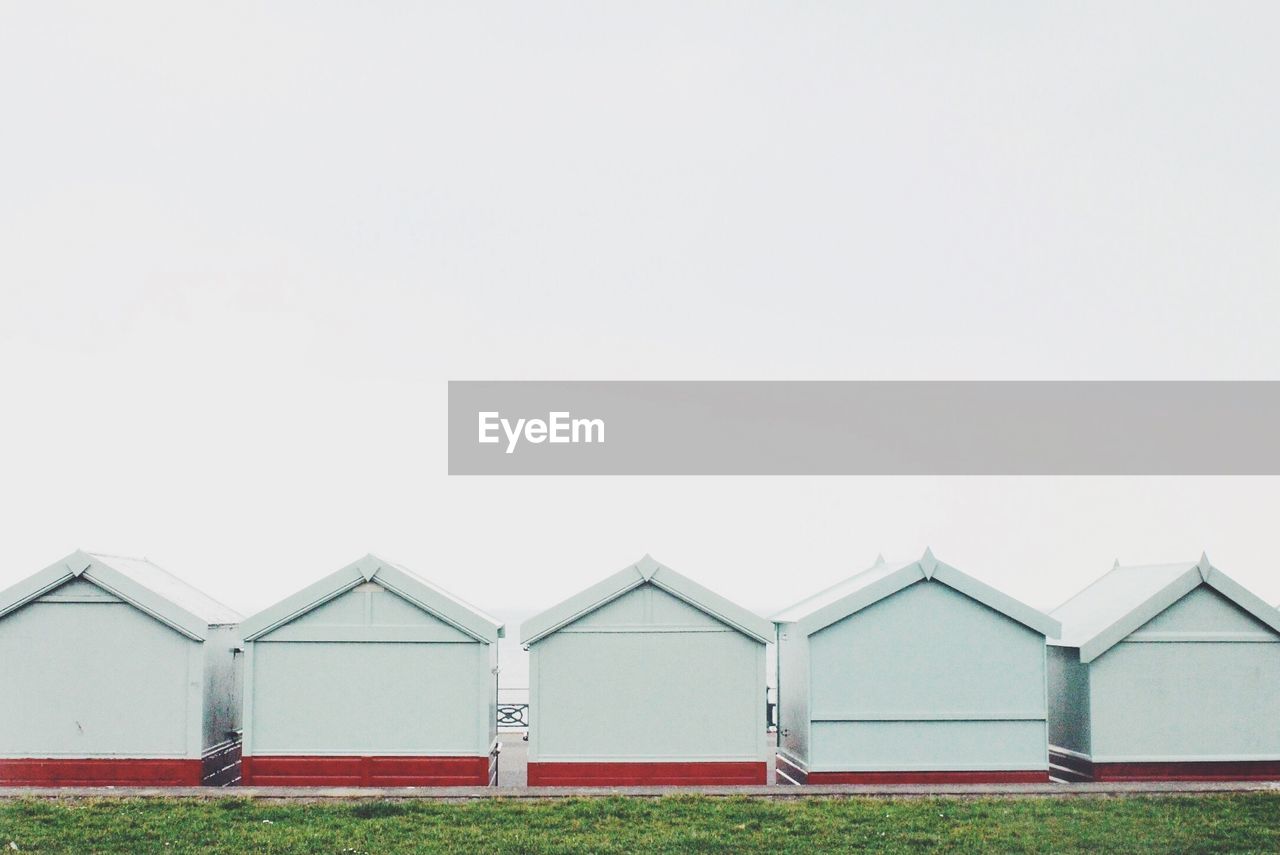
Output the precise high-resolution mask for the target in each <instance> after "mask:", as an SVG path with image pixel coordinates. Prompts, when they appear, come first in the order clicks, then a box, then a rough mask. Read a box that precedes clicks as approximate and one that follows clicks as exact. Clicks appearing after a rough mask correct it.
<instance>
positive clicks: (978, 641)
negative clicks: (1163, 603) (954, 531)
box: [773, 551, 1058, 784]
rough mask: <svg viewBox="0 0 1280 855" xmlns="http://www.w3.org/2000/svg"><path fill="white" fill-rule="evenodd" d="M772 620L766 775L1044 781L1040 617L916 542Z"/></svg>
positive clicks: (1045, 622)
mask: <svg viewBox="0 0 1280 855" xmlns="http://www.w3.org/2000/svg"><path fill="white" fill-rule="evenodd" d="M773 621H774V624H775V625H776V627H777V632H778V647H777V657H778V702H779V716H780V718H779V735H778V755H777V771H778V781H779V782H780V783H786V782H790V783H796V784H804V783H809V784H818V783H823V784H827V783H886V782H889V783H897V782H902V783H907V782H920V783H944V782H1022V781H1047V780H1049V759H1048V740H1047V738H1046V718H1047V711H1046V701H1045V637H1046V636H1053V635H1056V634H1057V632H1058V623H1057V621H1055V620H1053V619H1052V618H1050V617H1049V616H1047V615H1045V614H1043V613H1041V612H1038V611H1036V610H1035V609H1033V608H1030V607H1028V606H1025V605H1023V604H1022V603H1020V602H1018V601H1017V600H1014V599H1013V598H1011V597H1009V596H1006V595H1005V594H1002V593H1000V592H999V591H997V590H995V589H994V588H991V587H989V586H987V585H985V584H983V583H982V582H979V581H977V580H976V579H974V578H972V577H971V576H967V575H965V574H964V573H962V572H960V571H959V570H957V569H955V568H954V567H952V566H950V565H948V564H943V563H942V562H940V561H938V560H937V559H935V558H934V557H933V553H931V552H929V551H926V552H925V554H924V557H923V558H921V559H920V560H919V561H912V562H908V563H886V562H885V560H884V559H883V558H880V559H878V560H877V562H876V564H875V565H874V566H873V567H871V568H870V569H869V570H866V571H865V572H862V573H859V574H857V575H856V576H853V577H851V578H849V579H847V580H845V581H843V582H841V583H839V584H837V585H835V586H833V587H831V588H828V589H827V590H825V591H822V592H821V593H818V594H815V595H814V596H812V597H810V598H809V599H807V600H803V601H801V602H799V603H797V604H796V605H794V606H792V607H790V608H788V609H786V610H784V611H783V612H781V613H779V614H778V615H777V616H776V617H774V619H773Z"/></svg>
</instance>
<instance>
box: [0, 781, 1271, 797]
mask: <svg viewBox="0 0 1280 855" xmlns="http://www.w3.org/2000/svg"><path fill="white" fill-rule="evenodd" d="M1256 792H1270V793H1275V794H1276V795H1277V796H1278V797H1280V781H1262V782H1259V781H1233V782H1217V781H1208V782H1182V781H1170V782H1160V783H1134V784H1119V783H1117V784H1094V783H1087V784H951V785H940V784H939V785H931V784H884V785H862V784H844V785H836V786H811V787H793V786H772V787H770V786H764V787H385V788H381V787H380V788H368V789H362V788H355V787H225V788H218V787H41V788H34V787H31V788H28V787H7V788H0V799H19V798H23V799H57V800H63V799H65V800H81V799H102V798H107V799H134V798H190V799H225V798H247V799H257V800H262V801H302V802H329V801H358V800H370V799H377V800H397V799H400V800H404V799H429V800H436V801H450V800H460V801H465V800H473V799H487V798H507V799H558V798H569V797H600V796H639V797H648V798H654V797H660V796H669V795H675V794H688V793H699V794H702V795H707V796H747V797H751V798H772V799H795V798H813V797H815V796H816V797H825V798H833V797H834V798H850V797H878V798H922V797H929V796H946V797H958V798H976V797H982V796H998V797H1027V796H1030V797H1042V798H1043V797H1051V798H1065V797H1071V796H1093V797H1099V796H1150V795H1191V794H1197V793H1256Z"/></svg>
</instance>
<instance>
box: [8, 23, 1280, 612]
mask: <svg viewBox="0 0 1280 855" xmlns="http://www.w3.org/2000/svg"><path fill="white" fill-rule="evenodd" d="M1277 43H1280V5H1277V4H1274V3H1218V4H1203V3H1198V4H1194V3H1172V2H1159V3H1154V2H1153V3H1139V2H1127V3H1123V4H1112V3H1100V2H1098V3H1071V4H1066V3H1060V4H1026V3H1015V2H1009V3H967V4H944V3H928V4H925V3H896V2H895V3H878V4H855V3H835V2H831V3H815V2H798V0H788V2H778V3H771V4H762V3H744V2H732V3H692V4H691V3H687V2H680V3H660V2H653V0H647V2H643V3H635V4H622V3H610V4H588V3H566V4H559V3H553V2H543V3H538V4H518V3H497V4H473V3H448V4H445V3H430V4H422V3H404V4H398V3H390V2H387V3H378V4H362V5H359V6H350V5H349V4H346V5H344V4H316V3H276V4H269V5H264V4H249V3H224V4H209V5H206V6H202V7H200V8H195V4H171V3H155V4H146V5H144V4H132V3H128V2H126V3H123V4H106V5H104V4H101V3H85V4H63V3H54V2H50V3H26V4H19V3H7V4H3V5H2V6H0V110H2V112H0V116H2V117H3V118H2V120H0V121H2V122H3V132H2V133H0V389H2V397H0V401H2V409H0V415H2V418H0V547H2V554H3V562H2V563H0V585H4V584H8V583H11V582H13V581H15V580H17V579H18V578H21V577H22V576H24V575H26V574H28V573H31V572H34V571H35V570H37V569H39V568H41V567H44V566H45V565H47V564H49V563H50V562H52V561H54V560H56V559H58V558H60V557H61V556H63V555H65V554H66V553H68V552H70V551H71V550H72V549H74V548H77V547H83V548H87V549H95V550H101V551H108V552H122V553H125V554H143V555H147V556H149V557H151V558H152V559H153V560H155V561H157V562H158V563H160V564H161V565H162V566H165V567H166V568H168V569H170V570H172V571H174V572H176V573H178V574H180V575H182V576H184V577H185V578H187V579H189V580H191V581H192V582H193V583H195V584H196V585H198V586H200V587H202V588H204V589H206V590H207V591H209V592H210V593H211V594H213V595H214V596H216V597H218V598H220V599H222V600H224V601H226V602H227V603H228V604H230V605H232V606H235V607H237V608H239V609H241V610H243V611H246V612H251V611H254V610H256V609H258V608H260V607H262V606H265V605H267V604H269V603H270V602H272V601H274V600H275V599H277V598H279V597H281V596H283V595H285V594H287V593H289V592H291V591H292V590H294V589H296V588H298V587H300V586H302V585H304V584H306V583H308V582H310V581H311V580H313V579H314V578H316V577H318V576H320V575H322V574H324V573H326V572H329V571H331V570H333V569H335V568H337V567H339V566H342V565H343V564H346V563H347V562H349V561H351V560H354V559H355V558H357V557H359V556H360V555H362V554H364V553H365V552H368V551H375V552H380V553H383V554H385V555H386V556H387V557H389V558H392V559H395V560H398V561H401V562H403V563H405V564H407V565H409V566H411V567H413V568H415V569H416V570H418V571H419V572H421V573H423V574H425V575H427V576H429V577H431V578H432V579H434V580H435V581H437V582H438V583H439V584H441V585H443V586H444V587H446V588H449V589H451V590H454V591H456V592H457V593H459V594H460V595H462V596H464V597H466V598H467V599H470V600H472V601H474V602H476V603H477V604H478V605H481V606H482V607H485V608H488V609H490V610H493V611H496V612H498V613H499V614H503V613H515V612H530V611H537V610H539V609H541V608H542V607H544V606H546V605H549V604H551V603H552V602H554V601H557V600H559V599H560V598H562V597H563V596H565V595H567V594H569V593H571V592H573V591H575V590H577V589H578V588H580V587H582V586H584V585H586V584H588V583H589V582H591V581H594V580H596V579H597V578H599V577H601V576H603V575H605V574H607V573H609V572H612V571H614V570H617V569H619V568H620V567H622V566H624V565H625V564H627V563H628V562H631V561H633V560H635V559H636V558H638V557H639V556H640V555H641V554H643V553H644V552H651V553H653V555H654V556H655V557H657V558H658V559H659V560H660V561H663V562H664V563H667V564H670V565H671V566H673V567H675V568H676V569H678V570H680V571H681V572H684V573H687V574H689V575H691V576H693V577H695V578H697V579H698V580H699V581H701V582H703V583H704V584H706V585H708V586H709V587H712V588H715V589H717V590H719V591H721V592H722V593H724V594H725V595H726V596H729V597H730V598H733V599H736V600H738V601H739V602H741V603H743V604H744V605H747V606H750V607H754V608H757V609H760V610H768V609H771V608H774V607H777V606H781V605H785V604H786V603H788V602H790V601H793V600H796V599H800V598H801V597H803V596H807V595H808V594H810V593H812V592H814V591H815V590H817V589H818V588H819V587H821V586H824V585H826V584H829V583H831V582H833V581H835V580H837V579H838V578H840V577H842V576H844V575H847V574H848V573H851V572H853V571H855V570H859V569H862V568H863V567H864V566H866V565H867V564H869V563H870V561H871V560H872V559H873V558H874V556H875V554H876V553H877V552H883V553H884V554H885V555H886V556H888V557H889V558H890V559H894V558H909V557H914V556H915V555H917V554H919V553H920V552H921V551H922V550H923V548H924V547H925V545H926V544H928V545H931V546H932V547H933V549H934V551H935V552H936V553H937V554H938V557H939V558H940V559H942V560H944V561H947V562H949V563H951V564H954V565H956V566H958V567H960V568H961V569H964V570H966V571H968V572H971V573H973V574H974V575H977V576H979V577H980V578H982V579H984V580H986V581H988V582H990V583H992V584H995V585H997V586H999V587H1002V588H1003V589H1005V590H1006V591H1008V592H1009V593H1010V594H1012V595H1014V596H1017V597H1019V598H1021V599H1023V600H1025V601H1027V602H1028V603H1030V604H1032V605H1036V606H1040V607H1051V606H1053V605H1056V604H1057V603H1058V602H1060V601H1061V600H1063V599H1065V598H1066V597H1067V596H1069V595H1070V594H1071V593H1073V592H1074V591H1075V590H1077V589H1078V588H1080V587H1082V586H1083V585H1084V584H1086V583H1087V582H1088V581H1090V580H1091V579H1092V578H1093V577H1095V576H1097V575H1098V574H1100V573H1102V572H1104V571H1105V570H1106V569H1107V568H1109V567H1110V565H1111V562H1112V560H1113V559H1114V558H1115V557H1117V556H1118V557H1120V558H1121V560H1122V561H1124V562H1127V563H1137V562H1144V561H1168V560H1183V559H1185V560H1188V561H1191V560H1195V558H1197V557H1198V555H1199V554H1200V551H1201V549H1208V551H1209V554H1210V557H1211V558H1212V559H1213V560H1214V562H1215V564H1217V565H1218V566H1220V567H1221V568H1222V569H1223V570H1225V571H1226V572H1227V573H1229V574H1231V575H1233V576H1234V577H1235V578H1237V579H1238V580H1240V581H1241V582H1243V583H1244V584H1246V585H1248V586H1250V587H1251V588H1253V589H1254V590H1256V591H1257V592H1258V593H1259V594H1260V595H1262V596H1263V597H1265V598H1266V599H1268V600H1269V601H1270V602H1278V601H1280V572H1277V570H1278V568H1277V566H1276V564H1275V559H1274V558H1273V549H1272V542H1273V540H1274V539H1275V537H1274V529H1275V525H1276V523H1275V521H1276V518H1277V510H1280V479H1275V478H1237V479H1212V478H1150V479H1146V478H1114V479H1112V478H1098V479H1088V478H1085V479H1070V478H1059V479H1052V478H1023V479H1004V478H998V479H997V478H990V479H984V478H952V479H928V478H914V479H913V478H899V479H894V478H826V479H821V478H725V479H713V478H704V479H698V478H594V479H589V478H558V479H557V478H523V479H516V478H511V479H502V478H488V479H464V478H453V479H450V478H448V477H447V476H446V474H445V468H446V460H445V452H446V449H445V436H444V424H445V422H444V415H445V413H444V405H445V392H446V387H445V383H446V381H447V380H449V379H523V378H545V379H575V378H584V379H642V378H643V379H676V378H681V379H683V378H687V379H722V378H723V379H787V378H795V379H859V378H882V379H894V378H1057V379H1062V378H1072V379H1073V378H1106V379H1113V378H1115V379H1118V378H1130V379H1131V378H1153V379H1164V378H1168V379H1173V378H1197V379H1200V378H1230V379H1240V378H1266V379H1275V378H1276V377H1277V373H1278V372H1277V366H1280V337H1278V336H1277V335H1276V325H1277V320H1280V287H1277V285H1278V284H1280V283H1278V279H1280V167H1278V166H1277V159H1276V152H1278V151H1280V110H1277V109H1276V100H1275V98H1276V94H1275V93H1276V91H1277V86H1278V84H1280V61H1278V60H1277V59H1276V56H1277V54H1276V53H1275V45H1276V44H1277ZM1100 417H1105V414H1100ZM1160 419H1161V414H1159V413H1152V418H1151V429H1152V430H1159V428H1160ZM513 630H514V627H513Z"/></svg>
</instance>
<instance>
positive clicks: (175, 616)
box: [0, 550, 240, 641]
mask: <svg viewBox="0 0 1280 855" xmlns="http://www.w3.org/2000/svg"><path fill="white" fill-rule="evenodd" d="M72 579H84V580H86V581H88V582H91V583H93V584H94V585H97V586H98V587H99V588H102V589H103V590H105V591H108V592H110V593H112V594H114V595H115V596H117V597H119V598H120V599H122V600H124V601H125V602H127V603H129V604H130V605H132V606H134V607H135V608H137V609H139V610H141V611H143V612H145V613H146V614H148V615H150V616H151V617H153V618H155V619H156V620H158V621H160V622H161V623H163V624H165V625H167V626H169V627H170V628H172V629H175V630H177V631H178V632H180V633H182V634H183V635H185V636H187V637H188V638H192V639H195V640H196V641H204V639H205V638H206V637H207V636H208V633H209V627H211V626H227V625H234V624H237V623H239V622H240V614H239V613H238V612H236V611H235V610H234V609H231V608H229V607H227V606H224V605H223V604H222V603H220V602H218V601H217V600H215V599H213V598H212V597H210V596H208V595H207V594H205V593H204V592H202V591H198V590H196V589H195V588H193V587H191V586H190V585H188V584H187V583H186V582H184V581H182V580H181V579H179V578H178V577H177V576H174V575H173V574H171V573H169V572H167V571H165V570H164V569H162V568H160V567H158V566H156V565H155V564H152V563H151V562H150V561H148V560H147V559H145V558H126V557H124V556H120V555H101V554H97V553H92V552H84V551H80V550H77V551H76V552H73V553H71V554H70V555H68V556H67V557H66V558H64V559H62V560H61V561H56V562H54V563H53V564H50V565H49V566H48V567H46V568H44V569H43V570H41V571H40V572H39V573H35V574H33V575H31V576H28V577H27V578H26V579H23V580H22V581H21V582H18V583H17V584H15V585H12V586H10V587H9V588H8V589H6V590H4V591H0V617H3V616H4V615H6V614H9V613H10V612H12V611H15V610H17V609H19V608H21V607H23V606H25V605H26V604H28V603H30V602H32V601H33V600H36V599H38V598H40V597H42V596H44V595H45V594H47V593H49V592H50V591H52V590H53V589H55V588H58V587H60V586H62V585H64V584H66V583H67V582H70V581H71V580H72Z"/></svg>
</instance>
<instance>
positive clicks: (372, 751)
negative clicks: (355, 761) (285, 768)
mask: <svg viewBox="0 0 1280 855" xmlns="http://www.w3.org/2000/svg"><path fill="white" fill-rule="evenodd" d="M495 741H496V740H495ZM492 752H493V749H492V747H490V748H480V749H477V748H476V747H475V746H471V747H469V748H454V749H444V750H441V749H424V750H419V751H387V750H386V749H382V748H346V749H343V750H340V751H335V750H333V749H329V750H327V751H321V750H315V751H306V750H301V751H299V750H296V749H289V750H287V751H280V750H275V749H271V748H262V747H261V746H258V745H255V746H254V747H253V750H252V751H245V752H244V756H245V757H487V756H488V755H489V754H491V753H492Z"/></svg>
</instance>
